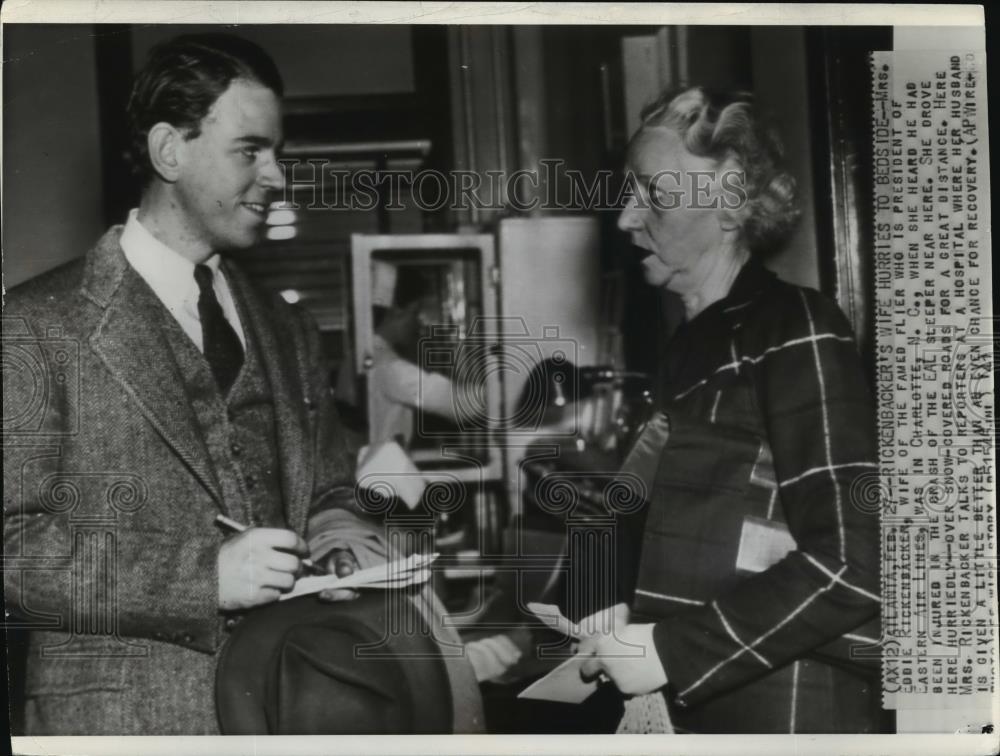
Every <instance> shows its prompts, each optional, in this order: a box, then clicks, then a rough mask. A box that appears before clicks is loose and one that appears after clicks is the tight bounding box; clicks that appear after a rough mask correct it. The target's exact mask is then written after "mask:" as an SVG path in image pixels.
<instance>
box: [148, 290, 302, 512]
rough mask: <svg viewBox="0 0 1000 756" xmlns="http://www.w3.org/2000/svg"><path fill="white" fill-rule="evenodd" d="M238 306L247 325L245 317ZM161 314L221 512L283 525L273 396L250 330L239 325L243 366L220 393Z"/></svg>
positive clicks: (184, 337)
mask: <svg viewBox="0 0 1000 756" xmlns="http://www.w3.org/2000/svg"><path fill="white" fill-rule="evenodd" d="M235 293H236V292H235V290H234V294H235ZM237 307H240V303H239V301H237ZM240 310H241V312H240V317H241V320H242V322H243V323H244V324H245V325H246V324H248V323H249V322H250V320H249V318H248V316H247V315H246V314H244V312H243V311H242V308H240ZM165 320H166V321H167V322H168V324H167V328H166V332H167V341H168V342H169V344H170V348H171V349H172V350H173V353H174V357H175V358H176V360H177V365H178V367H179V368H180V371H181V374H182V376H183V377H184V387H185V391H186V393H187V396H188V399H189V400H190V402H191V407H192V409H193V410H194V413H195V416H196V417H197V419H198V425H199V426H200V428H201V432H202V435H203V437H204V439H205V445H206V447H207V449H208V454H209V457H210V459H211V463H212V467H213V469H214V470H215V473H216V477H217V479H218V481H219V485H220V487H221V490H222V498H223V502H224V504H225V513H226V514H227V515H228V516H230V517H232V518H233V519H235V520H237V521H238V522H242V523H244V524H246V525H248V526H251V527H272V528H286V527H288V526H287V523H286V517H285V511H284V502H283V499H282V492H281V481H280V472H281V471H280V462H279V459H278V448H277V438H276V432H277V429H276V423H275V416H274V400H273V396H272V393H271V386H270V383H269V381H268V378H267V373H266V372H265V370H264V365H263V362H262V361H261V355H260V352H259V349H258V345H257V339H256V337H255V336H254V333H253V330H252V329H251V328H245V330H244V335H245V336H246V341H247V344H246V355H245V358H244V360H243V367H242V368H240V372H239V374H238V375H237V377H236V381H235V382H234V383H233V385H232V386H231V387H230V389H229V393H228V394H227V395H226V396H223V395H222V393H221V392H220V390H219V387H218V384H216V382H215V378H214V377H213V375H212V371H211V369H210V368H209V365H208V361H207V360H206V359H205V356H204V355H203V354H202V353H201V352H200V351H199V350H198V348H197V347H196V346H195V345H194V343H193V342H192V341H191V339H189V338H188V336H187V334H185V333H184V331H183V330H182V329H181V328H180V326H179V325H178V324H177V323H176V322H175V321H174V320H173V318H166V319H165Z"/></svg>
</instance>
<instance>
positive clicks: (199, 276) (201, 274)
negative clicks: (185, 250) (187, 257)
mask: <svg viewBox="0 0 1000 756" xmlns="http://www.w3.org/2000/svg"><path fill="white" fill-rule="evenodd" d="M212 275H213V274H212V269H211V268H210V267H208V266H207V265H195V266H194V280H195V281H197V282H198V289H199V290H200V291H201V293H202V294H208V293H210V292H212Z"/></svg>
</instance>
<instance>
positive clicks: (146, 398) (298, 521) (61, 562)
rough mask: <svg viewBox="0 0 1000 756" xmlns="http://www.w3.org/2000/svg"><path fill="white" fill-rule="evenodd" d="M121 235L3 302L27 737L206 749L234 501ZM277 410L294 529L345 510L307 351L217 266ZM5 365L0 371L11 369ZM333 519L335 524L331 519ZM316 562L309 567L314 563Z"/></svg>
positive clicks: (8, 478) (11, 560)
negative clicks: (193, 739)
mask: <svg viewBox="0 0 1000 756" xmlns="http://www.w3.org/2000/svg"><path fill="white" fill-rule="evenodd" d="M121 231H122V227H120V226H118V227H114V228H112V229H111V230H109V231H108V232H107V233H106V234H105V235H104V236H103V237H102V238H101V240H100V241H99V242H98V244H97V246H96V247H95V248H94V249H93V250H91V251H90V252H89V253H88V254H87V255H86V257H85V258H83V259H82V260H78V261H75V262H73V263H70V264H68V265H66V266H63V267H61V268H59V269H56V270H55V271H52V272H50V273H47V274H45V275H43V276H41V277H39V278H36V279H34V280H32V281H29V282H27V283H26V284H24V285H22V286H19V287H17V288H15V289H13V290H12V291H11V292H9V295H8V298H7V303H6V308H5V311H4V316H3V336H4V364H5V380H4V548H5V572H4V578H5V582H4V587H5V595H6V602H7V607H8V609H9V610H13V611H14V612H15V613H16V616H17V617H18V621H19V622H20V623H22V624H23V625H24V626H26V627H27V628H29V630H30V634H29V637H30V641H29V649H28V651H29V657H28V660H27V672H26V679H25V681H24V683H25V728H26V731H27V732H28V733H29V734H41V735H55V734H79V735H97V734H101V735H111V734H212V733H215V732H217V731H218V730H217V722H216V715H215V707H214V699H213V691H214V674H215V667H216V658H217V655H218V653H219V651H220V649H221V647H222V645H223V644H224V642H225V639H226V637H227V623H228V626H230V627H231V624H232V621H231V619H230V620H227V618H226V617H224V616H223V615H222V614H221V613H220V612H219V610H218V577H217V569H218V568H217V555H218V551H219V547H220V545H221V544H222V542H223V539H224V537H225V535H224V534H223V533H222V532H220V530H219V528H218V527H216V526H215V524H214V519H215V517H216V515H218V514H220V513H223V514H228V515H230V516H233V517H235V518H238V517H240V516H241V502H233V501H226V500H224V497H223V495H222V492H221V488H220V485H219V482H218V479H217V473H216V471H215V470H214V469H213V468H212V463H211V462H210V457H209V455H208V453H207V450H206V446H205V440H204V438H203V436H202V433H201V430H200V428H199V426H198V423H197V421H196V418H195V413H194V411H193V409H192V407H191V404H190V402H189V399H188V397H187V395H186V393H185V384H184V380H183V377H182V375H181V373H180V371H179V369H178V367H177V364H176V360H175V358H174V356H173V354H172V352H171V350H170V347H169V345H168V342H167V339H166V337H165V336H164V333H163V326H164V325H165V324H166V323H167V320H166V319H168V318H170V317H171V315H170V314H169V312H168V311H167V310H166V308H165V307H164V306H163V305H162V303H161V302H160V301H159V300H158V299H157V298H156V295H155V294H154V293H153V292H152V290H150V289H149V287H148V286H147V284H146V283H145V281H143V279H142V278H141V277H140V276H139V275H138V274H137V273H136V272H135V271H134V270H133V269H132V268H131V267H130V266H129V265H128V263H127V261H126V260H125V257H124V253H123V252H122V250H121V247H120V245H119V237H120V235H121ZM224 270H225V273H226V276H227V279H228V280H229V282H230V284H231V286H232V289H233V292H234V295H235V296H236V297H238V298H239V300H240V301H241V302H242V304H243V312H244V313H245V316H246V319H247V321H248V322H244V324H243V325H244V328H245V329H248V331H249V332H250V333H252V335H253V337H254V339H255V340H256V343H257V346H258V349H259V352H260V354H261V355H262V360H263V362H264V368H265V372H266V374H267V378H268V380H269V382H270V384H271V390H272V393H273V397H274V413H275V425H276V445H277V449H278V456H279V459H280V480H281V489H282V494H283V496H282V499H283V506H284V513H285V518H286V521H287V524H288V527H289V528H291V529H292V530H294V531H295V532H297V533H298V534H300V535H303V536H306V537H310V536H314V535H315V534H314V533H310V532H309V522H310V520H311V518H312V516H313V515H316V514H319V513H324V514H326V515H328V514H329V511H330V510H331V509H337V510H338V511H340V512H341V513H342V516H339V517H337V518H332V520H334V521H336V522H338V523H344V522H349V523H351V524H352V525H355V524H356V525H357V526H358V527H360V528H361V529H362V530H365V529H367V530H369V531H371V532H372V533H373V534H375V535H377V533H375V530H376V529H375V527H374V526H372V525H370V524H369V523H367V522H365V521H364V518H363V517H357V516H355V514H354V513H353V512H352V508H353V501H354V496H353V476H352V467H353V466H352V463H351V460H350V456H349V454H348V452H347V449H346V448H345V445H344V443H343V435H342V434H341V433H340V429H339V426H338V424H337V419H336V415H335V411H334V409H333V404H332V397H331V395H330V391H329V388H328V380H327V376H326V374H325V372H324V371H323V369H322V367H321V360H320V347H319V335H318V332H317V330H316V329H315V327H314V326H313V325H312V323H311V321H310V320H309V318H308V316H307V315H306V314H305V313H304V312H303V311H300V310H298V309H296V308H293V307H291V306H290V305H288V304H287V303H285V302H284V301H283V300H281V299H280V298H278V297H275V298H274V299H273V300H269V299H265V298H263V297H261V296H259V295H258V294H256V293H255V292H254V291H253V290H252V288H251V287H250V286H249V284H248V282H247V280H246V279H245V277H244V276H243V275H242V274H241V273H240V271H239V269H238V268H237V267H236V266H235V265H233V264H232V263H230V262H228V261H227V262H224ZM8 365H10V366H11V369H10V370H8V369H7V366H8ZM324 519H325V520H326V521H327V522H330V521H331V518H330V517H328V516H327V517H325V518H324ZM314 556H319V555H314Z"/></svg>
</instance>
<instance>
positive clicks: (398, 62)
mask: <svg viewBox="0 0 1000 756" xmlns="http://www.w3.org/2000/svg"><path fill="white" fill-rule="evenodd" d="M200 32H215V33H218V32H230V33H233V34H238V35H239V36H241V37H244V38H246V39H249V40H250V41H252V42H256V43H257V44H258V45H260V46H261V47H263V48H264V49H265V50H267V52H268V53H269V54H270V55H271V57H273V58H274V62H275V63H276V64H277V66H278V70H279V71H281V76H282V78H283V79H284V81H285V90H286V91H285V95H286V96H288V97H328V96H342V95H377V94H389V93H396V92H412V91H413V90H414V72H413V44H412V32H411V29H410V27H408V26H405V25H359V26H346V25H323V26H302V25H290V26H282V25H276V26H271V25H268V26H252V25H243V26H236V27H219V26H211V25H206V24H199V25H185V26H161V25H157V26H136V27H135V28H134V29H133V30H132V62H133V65H134V66H135V68H136V69H138V67H139V66H141V65H142V63H143V62H144V61H145V59H146V55H147V53H148V52H149V49H150V48H151V47H152V46H153V45H154V44H156V43H157V42H161V41H163V40H165V39H169V38H171V37H174V36H176V35H177V34H181V33H200ZM441 85H442V86H446V84H445V83H444V82H442V84H441Z"/></svg>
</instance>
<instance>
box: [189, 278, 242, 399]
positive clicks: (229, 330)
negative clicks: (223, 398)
mask: <svg viewBox="0 0 1000 756" xmlns="http://www.w3.org/2000/svg"><path fill="white" fill-rule="evenodd" d="M194 280H195V281H197V282H198V290H199V291H200V292H201V295H200V296H199V297H198V316H199V317H200V318H201V337H202V346H203V348H204V352H205V359H207V360H208V364H209V365H210V366H211V368H212V374H213V375H214V376H215V382H216V383H218V384H219V388H220V389H221V390H222V393H223V394H225V393H226V392H227V391H229V387H230V386H232V385H233V381H235V380H236V374H237V373H239V372H240V367H242V365H243V346H242V345H241V344H240V337H239V336H237V335H236V331H235V330H233V327H232V325H230V323H229V321H228V320H226V316H225V313H223V312H222V305H220V304H219V300H218V299H217V298H216V296H215V289H214V288H213V287H212V269H211V268H210V267H208V266H207V265H195V266H194Z"/></svg>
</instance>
